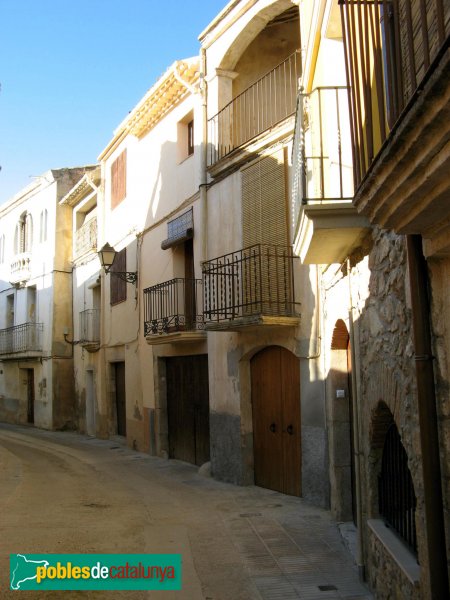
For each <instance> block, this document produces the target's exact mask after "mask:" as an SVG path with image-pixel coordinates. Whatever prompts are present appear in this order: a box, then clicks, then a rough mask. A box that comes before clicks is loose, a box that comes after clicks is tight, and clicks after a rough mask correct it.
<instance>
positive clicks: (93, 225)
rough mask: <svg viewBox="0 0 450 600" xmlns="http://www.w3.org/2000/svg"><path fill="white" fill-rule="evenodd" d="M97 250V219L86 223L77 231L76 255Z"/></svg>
mask: <svg viewBox="0 0 450 600" xmlns="http://www.w3.org/2000/svg"><path fill="white" fill-rule="evenodd" d="M96 251H97V219H91V220H89V221H87V222H86V223H84V224H83V225H82V226H81V227H80V228H79V229H77V231H76V232H75V256H81V255H82V254H87V253H88V252H96Z"/></svg>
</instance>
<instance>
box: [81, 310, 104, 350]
mask: <svg viewBox="0 0 450 600" xmlns="http://www.w3.org/2000/svg"><path fill="white" fill-rule="evenodd" d="M80 342H81V343H100V310H99V309H98V308H89V309H87V310H82V311H81V312H80Z"/></svg>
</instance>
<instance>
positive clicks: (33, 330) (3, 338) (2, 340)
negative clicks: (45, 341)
mask: <svg viewBox="0 0 450 600" xmlns="http://www.w3.org/2000/svg"><path fill="white" fill-rule="evenodd" d="M43 329H44V325H43V324H42V323H22V324H21V325H14V326H13V327H7V328H6V329H0V356H1V358H2V359H3V360H4V359H6V358H18V357H33V356H40V355H41V353H42V332H43Z"/></svg>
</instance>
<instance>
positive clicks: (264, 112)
mask: <svg viewBox="0 0 450 600" xmlns="http://www.w3.org/2000/svg"><path fill="white" fill-rule="evenodd" d="M300 70H301V61H300V52H299V51H297V52H294V53H293V54H291V56H289V57H288V58H287V59H286V60H285V61H283V62H282V63H281V64H279V65H278V66H277V67H275V68H274V69H272V70H271V71H270V72H269V73H267V74H266V75H264V76H263V77H261V79H259V80H258V81H256V82H255V83H254V84H253V85H251V86H250V87H249V88H247V89H246V90H245V91H244V92H242V93H241V94H239V96H237V97H236V98H234V99H233V100H232V101H231V102H230V103H229V104H227V105H226V106H225V107H224V108H222V110H220V111H219V112H218V113H217V114H216V115H214V117H212V118H211V119H209V121H208V141H209V150H208V166H212V165H214V164H215V163H217V162H218V161H220V160H221V159H223V158H224V157H226V156H228V155H230V154H231V153H232V152H233V151H234V150H236V149H237V148H241V147H242V146H244V145H245V144H247V142H250V140H253V139H254V138H256V137H257V136H259V135H260V134H261V133H263V132H265V131H267V130H268V129H271V128H272V127H274V126H275V125H277V124H279V123H281V122H282V121H284V120H285V119H287V118H288V117H290V116H292V115H294V113H295V107H296V99H297V90H298V79H299V77H300Z"/></svg>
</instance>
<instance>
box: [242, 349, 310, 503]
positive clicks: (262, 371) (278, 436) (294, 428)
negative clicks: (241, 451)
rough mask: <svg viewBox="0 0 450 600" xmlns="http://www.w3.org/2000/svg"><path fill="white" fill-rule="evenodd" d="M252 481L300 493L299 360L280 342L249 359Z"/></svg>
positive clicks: (289, 492)
mask: <svg viewBox="0 0 450 600" xmlns="http://www.w3.org/2000/svg"><path fill="white" fill-rule="evenodd" d="M250 372H251V386H252V393H251V397H252V414H253V454H254V469H255V484H256V485H259V486H261V487H265V488H269V489H271V490H276V491H278V492H282V493H284V494H289V495H291V496H300V495H301V429H300V425H301V423H300V363H299V360H298V358H297V357H296V356H295V355H294V354H292V352H289V350H286V349H285V348H282V347H280V346H269V347H268V348H265V349H264V350H261V351H260V352H258V353H257V354H256V355H255V356H254V357H253V358H252V359H251V361H250Z"/></svg>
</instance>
